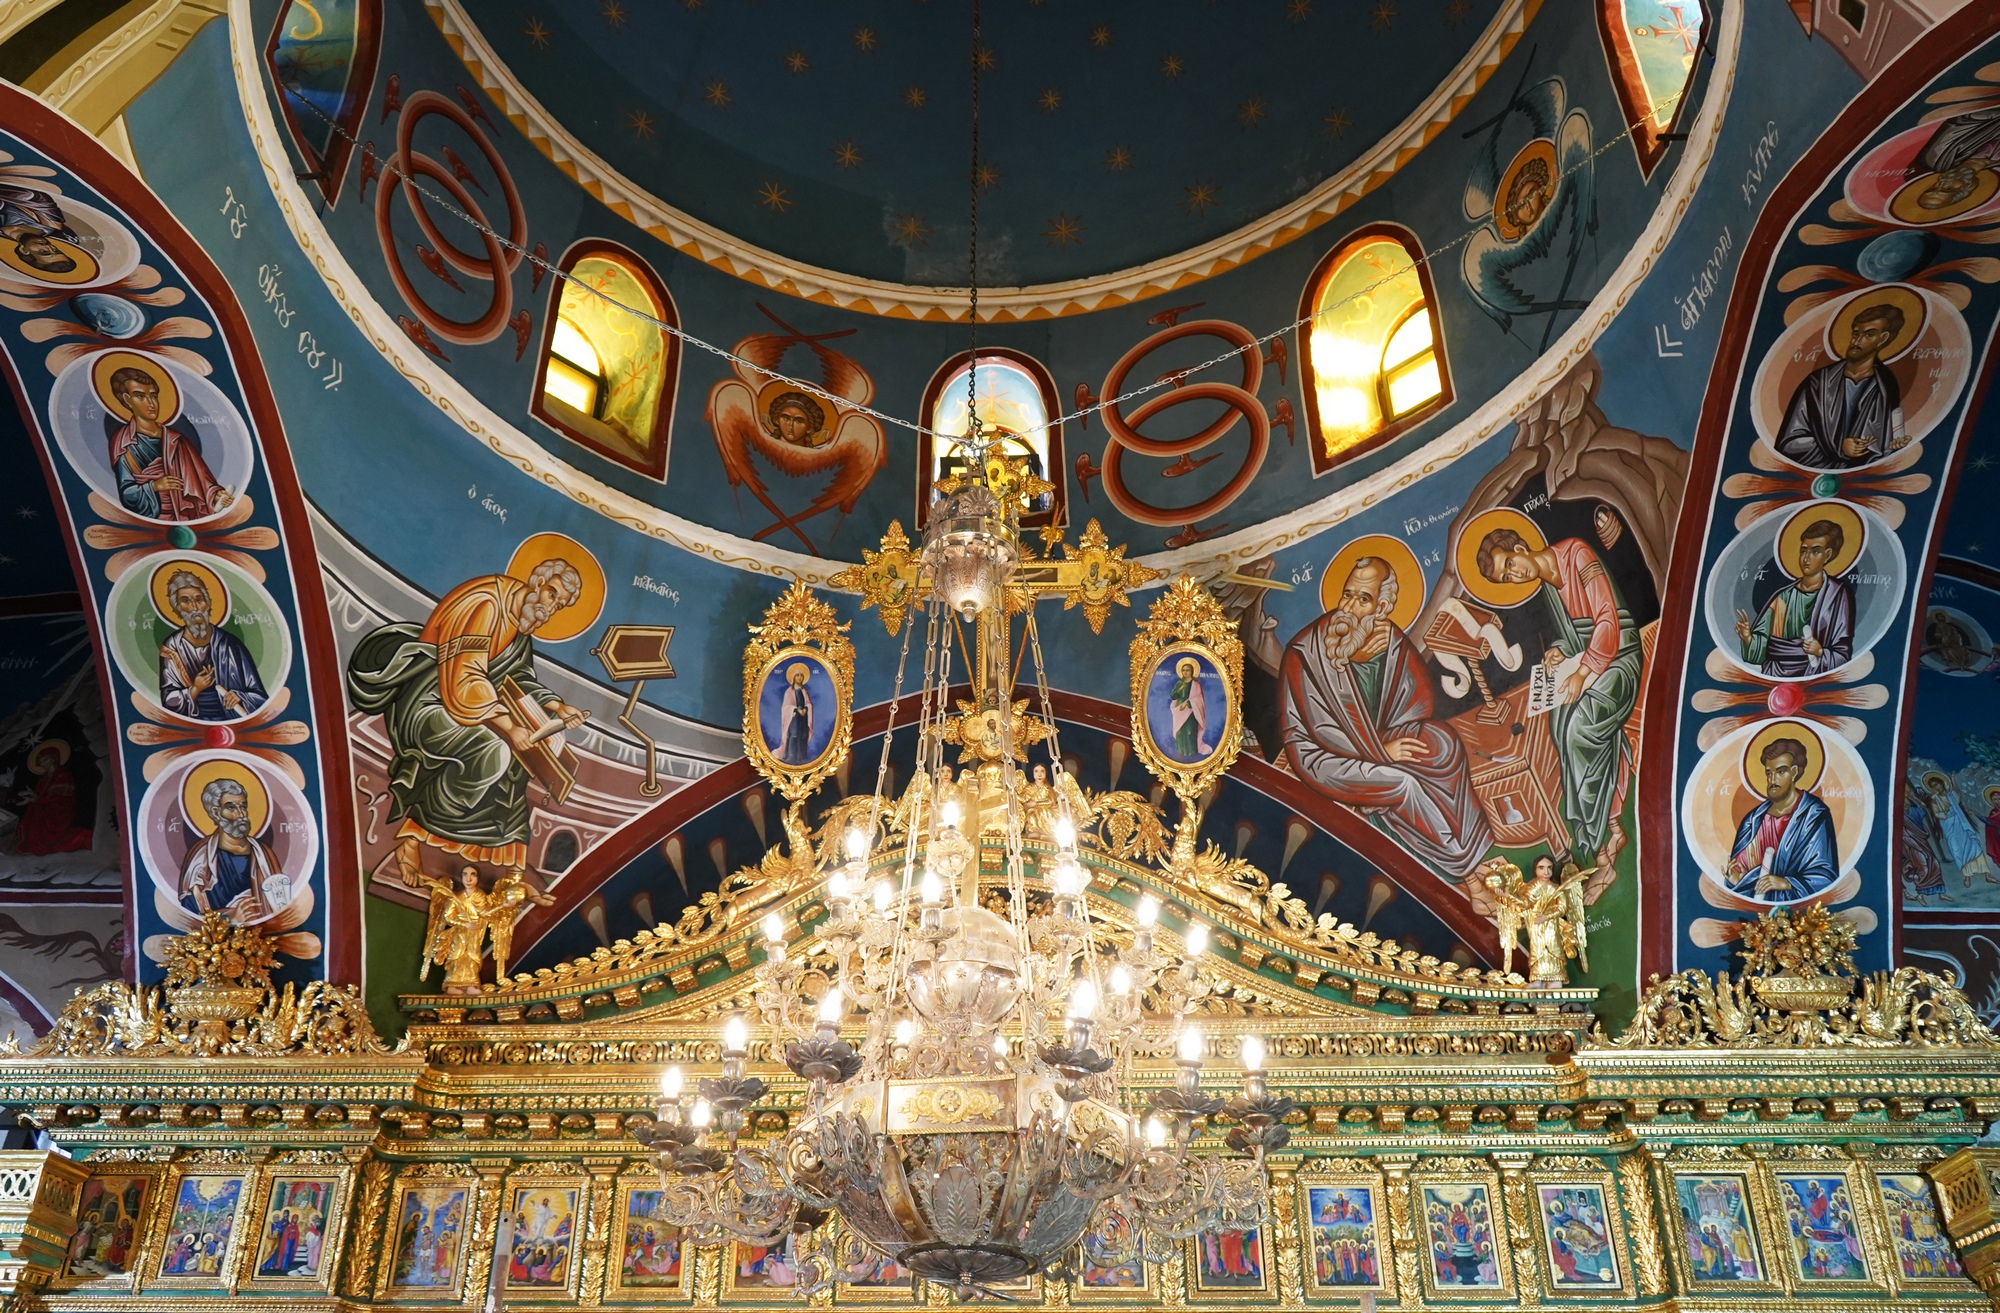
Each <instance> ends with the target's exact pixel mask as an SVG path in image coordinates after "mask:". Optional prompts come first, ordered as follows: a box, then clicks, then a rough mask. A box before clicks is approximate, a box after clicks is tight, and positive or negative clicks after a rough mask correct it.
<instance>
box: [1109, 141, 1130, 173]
mask: <svg viewBox="0 0 2000 1313" xmlns="http://www.w3.org/2000/svg"><path fill="white" fill-rule="evenodd" d="M1104 167H1105V168H1107V169H1109V170H1111V171H1112V172H1113V173H1123V172H1125V170H1127V169H1129V168H1131V167H1132V152H1131V151H1129V150H1127V149H1126V148H1125V147H1123V146H1113V147H1112V148H1111V149H1110V150H1108V151H1106V152H1105V153H1104Z"/></svg>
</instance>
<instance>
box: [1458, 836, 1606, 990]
mask: <svg viewBox="0 0 2000 1313" xmlns="http://www.w3.org/2000/svg"><path fill="white" fill-rule="evenodd" d="M1595 869H1597V868H1595V867H1592V868H1591V870H1595ZM1479 873H1480V876H1481V877H1482V883H1483V884H1485V886H1486V887H1487V888H1488V889H1490V890H1492V891H1493V902H1494V907H1495V919H1496V920H1497V921H1498V922H1499V924H1500V969H1501V970H1502V971H1512V970H1513V969H1514V948H1515V946H1516V944H1517V942H1518V940H1519V939H1520V935H1521V932H1522V931H1524V930H1525V931H1527V933H1528V985H1529V987H1530V988H1534V989H1561V988H1562V987H1563V986H1564V985H1567V984H1568V983H1569V965H1568V963H1569V959H1570V958H1576V959H1577V960H1578V962H1579V963H1581V964H1582V966H1583V969H1584V970H1585V971H1588V970H1590V938H1589V932H1588V931H1587V930H1586V929H1585V924H1586V922H1585V912H1584V906H1583V884H1584V881H1585V880H1586V879H1587V878H1588V877H1589V875H1590V871H1579V870H1578V869H1577V868H1576V863H1574V862H1567V863H1565V864H1564V865H1563V870H1562V874H1561V875H1560V876H1558V875H1557V874H1556V871H1555V859H1554V858H1552V857H1549V856H1547V855H1544V856H1541V857H1538V858H1536V859H1535V871H1534V875H1533V876H1532V877H1529V878H1523V877H1522V875H1521V868H1520V867H1518V866H1516V865H1514V863H1512V862H1510V861H1508V860H1507V859H1505V858H1504V857H1496V858H1494V859H1493V860H1492V861H1490V862H1488V863H1486V864H1485V865H1484V866H1482V867H1480V868H1479Z"/></svg>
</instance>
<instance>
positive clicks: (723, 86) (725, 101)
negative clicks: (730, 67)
mask: <svg viewBox="0 0 2000 1313" xmlns="http://www.w3.org/2000/svg"><path fill="white" fill-rule="evenodd" d="M701 98H702V99H703V100H705V101H707V102H708V103H709V104H711V105H713V106H715V107H716V108H717V109H728V108H729V100H730V96H729V84H728V83H727V82H724V81H723V80H722V79H721V78H710V79H709V80H708V81H706V82H704V83H702V86H701Z"/></svg>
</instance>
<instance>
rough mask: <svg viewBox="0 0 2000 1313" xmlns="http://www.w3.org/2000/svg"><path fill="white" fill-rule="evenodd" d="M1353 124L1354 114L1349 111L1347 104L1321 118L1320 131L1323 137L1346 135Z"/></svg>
mask: <svg viewBox="0 0 2000 1313" xmlns="http://www.w3.org/2000/svg"><path fill="white" fill-rule="evenodd" d="M1353 125H1354V115H1352V114H1350V113H1348V111H1347V106H1345V105H1342V106H1341V107H1340V108H1339V109H1336V110H1334V111H1333V112H1332V113H1330V114H1328V115H1327V116H1326V117H1325V118H1323V119H1321V120H1320V129H1319V131H1320V135H1321V136H1323V137H1344V136H1346V135H1347V130H1348V129H1349V128H1350V127H1352V126H1353Z"/></svg>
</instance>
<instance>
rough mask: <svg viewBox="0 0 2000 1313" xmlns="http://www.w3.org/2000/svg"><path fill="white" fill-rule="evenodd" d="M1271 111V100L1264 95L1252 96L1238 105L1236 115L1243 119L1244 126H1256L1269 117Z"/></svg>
mask: <svg viewBox="0 0 2000 1313" xmlns="http://www.w3.org/2000/svg"><path fill="white" fill-rule="evenodd" d="M1270 113H1271V102H1270V101H1268V100H1266V99H1265V98H1264V97H1262V96H1252V97H1250V99H1248V100H1246V101H1244V102H1243V103H1242V104H1241V105H1238V106H1237V107H1236V117H1237V118H1239V119H1241V120H1242V121H1243V126H1244V127H1246V128H1254V127H1256V126H1257V125H1258V124H1259V123H1262V122H1263V121H1264V120H1265V119H1266V118H1268V117H1269V116H1270Z"/></svg>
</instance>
